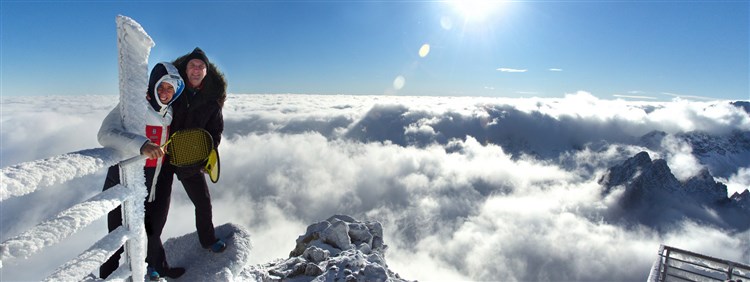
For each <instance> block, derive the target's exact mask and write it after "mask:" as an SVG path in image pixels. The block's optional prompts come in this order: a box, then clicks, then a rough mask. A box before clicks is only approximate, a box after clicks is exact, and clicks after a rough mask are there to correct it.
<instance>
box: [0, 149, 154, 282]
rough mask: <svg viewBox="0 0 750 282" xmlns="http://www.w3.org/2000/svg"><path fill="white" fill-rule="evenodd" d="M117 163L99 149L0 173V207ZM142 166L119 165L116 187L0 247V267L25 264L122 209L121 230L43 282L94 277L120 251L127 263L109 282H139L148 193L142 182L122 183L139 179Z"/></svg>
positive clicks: (110, 152)
mask: <svg viewBox="0 0 750 282" xmlns="http://www.w3.org/2000/svg"><path fill="white" fill-rule="evenodd" d="M118 161H119V160H118V159H117V154H116V153H115V152H114V151H113V150H111V149H106V148H98V149H90V150H84V151H79V152H73V153H68V154H64V155H60V156H55V157H52V158H48V159H44V160H37V161H32V162H27V163H21V164H17V165H14V166H10V167H6V168H3V169H2V171H1V172H0V177H2V179H0V203H1V202H2V201H5V200H7V199H10V198H13V197H19V196H22V195H26V194H29V193H32V192H34V191H35V190H36V189H37V188H38V187H40V186H50V185H54V184H60V183H64V182H67V181H69V180H71V179H73V178H76V177H81V176H85V175H89V174H93V173H95V172H97V171H99V170H101V169H107V168H108V167H109V166H111V165H114V164H117V163H118ZM143 162H144V161H143V160H140V161H137V162H131V163H129V164H124V165H121V166H120V176H121V182H120V184H118V185H116V186H114V187H112V188H110V189H108V190H106V191H104V192H101V193H99V194H97V195H95V196H93V197H92V198H90V199H88V200H86V201H83V202H81V203H78V204H76V205H73V206H72V207H70V208H68V209H66V210H64V211H62V212H60V213H59V214H57V216H55V217H53V218H50V219H48V220H45V221H44V222H41V223H39V224H38V225H36V226H35V227H33V228H31V229H29V230H27V231H25V232H23V233H21V234H19V235H17V236H15V237H12V238H10V239H8V240H6V241H4V242H2V243H0V267H3V264H4V262H8V261H11V260H15V259H27V258H29V257H30V256H31V255H33V254H34V253H36V252H38V251H41V250H42V249H44V248H47V247H49V246H52V245H55V244H58V243H60V241H62V240H63V239H65V238H67V237H69V236H70V235H72V234H74V233H76V232H78V231H80V230H81V229H82V228H84V227H86V226H87V225H89V224H91V223H92V222H93V221H95V220H97V219H99V218H101V217H103V216H105V215H106V214H107V213H108V212H109V211H111V210H113V209H114V208H116V207H117V206H120V205H122V214H123V226H120V227H119V228H117V229H116V230H115V231H113V232H110V233H108V234H107V235H105V236H104V237H103V238H101V239H100V240H99V241H97V242H95V243H93V244H92V246H91V247H90V248H89V249H88V250H86V251H84V252H83V253H81V254H80V255H79V256H78V257H76V258H74V259H72V260H70V261H68V262H67V263H65V264H63V265H61V266H60V267H58V268H57V270H55V271H54V272H53V273H52V274H51V275H49V276H48V277H47V278H46V279H45V281H80V280H82V279H84V278H85V277H86V276H88V275H89V273H92V272H94V271H96V270H97V269H98V268H99V266H101V265H102V263H104V261H106V260H107V259H108V258H109V257H110V256H111V255H112V254H114V253H115V251H117V250H118V249H119V248H120V247H122V246H123V245H124V246H125V258H126V263H125V264H124V265H122V266H120V268H118V269H117V270H116V271H115V272H114V273H113V274H112V275H110V276H109V277H108V280H127V279H128V278H131V279H132V280H134V281H140V280H143V277H145V273H146V264H145V262H144V260H145V257H146V231H145V228H144V224H143V216H144V207H143V201H144V199H145V198H146V195H147V190H146V187H145V185H144V183H143V181H131V182H135V183H128V181H127V180H128V179H140V180H142V179H143V169H142V167H143ZM95 189H101V188H95ZM133 278H135V279H133Z"/></svg>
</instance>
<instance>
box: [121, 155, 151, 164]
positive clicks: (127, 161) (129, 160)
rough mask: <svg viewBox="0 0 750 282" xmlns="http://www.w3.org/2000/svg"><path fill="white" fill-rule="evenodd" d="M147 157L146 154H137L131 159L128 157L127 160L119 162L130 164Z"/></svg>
mask: <svg viewBox="0 0 750 282" xmlns="http://www.w3.org/2000/svg"><path fill="white" fill-rule="evenodd" d="M145 158H146V155H137V156H135V157H132V158H129V159H127V160H122V161H120V162H119V163H118V164H119V165H120V166H126V165H129V164H132V163H135V162H138V161H140V160H143V159H145Z"/></svg>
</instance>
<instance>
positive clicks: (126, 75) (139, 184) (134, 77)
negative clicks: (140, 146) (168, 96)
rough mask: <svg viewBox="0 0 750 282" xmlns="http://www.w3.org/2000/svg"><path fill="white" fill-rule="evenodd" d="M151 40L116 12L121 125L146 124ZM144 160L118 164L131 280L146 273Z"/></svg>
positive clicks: (140, 127)
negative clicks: (123, 189) (124, 192)
mask: <svg viewBox="0 0 750 282" xmlns="http://www.w3.org/2000/svg"><path fill="white" fill-rule="evenodd" d="M153 46H154V41H153V40H152V39H151V37H150V36H148V34H146V31H145V30H143V28H142V27H141V25H140V24H138V23H137V22H136V21H134V20H133V19H131V18H129V17H126V16H121V15H118V16H117V49H118V55H119V60H118V61H119V76H120V79H119V83H120V103H119V105H118V106H119V107H121V108H120V113H122V121H123V124H124V125H125V129H126V130H128V131H129V132H141V131H143V130H144V128H145V126H146V121H145V116H146V115H145V114H146V111H147V109H148V104H147V102H146V99H145V96H146V89H147V86H148V56H149V53H150V52H151V48H152V47H153ZM144 164H145V161H144V160H140V161H138V162H135V163H131V164H129V165H121V166H120V182H121V184H123V185H124V186H126V187H128V189H130V190H131V192H132V193H133V195H134V197H132V198H130V200H127V201H125V202H123V204H122V216H123V225H124V226H125V227H126V228H128V229H129V230H130V231H131V234H132V235H133V237H131V238H130V239H129V240H128V241H127V242H126V243H125V258H126V261H127V263H126V265H127V266H129V267H130V272H131V275H132V280H133V281H138V280H140V279H141V278H142V277H145V275H146V263H145V260H146V230H145V227H144V223H143V217H144V214H145V211H144V207H143V201H144V200H145V199H146V196H148V193H147V190H146V186H145V184H144V183H145V177H144V176H143V165H144Z"/></svg>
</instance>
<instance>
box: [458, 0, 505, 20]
mask: <svg viewBox="0 0 750 282" xmlns="http://www.w3.org/2000/svg"><path fill="white" fill-rule="evenodd" d="M503 2H504V1H502V0H451V1H449V3H450V4H451V5H452V6H453V8H454V9H456V11H457V12H458V13H459V14H461V15H462V16H463V17H464V20H466V21H484V20H485V19H487V18H488V17H489V16H490V15H492V13H493V12H495V10H497V9H498V7H499V6H500V5H501V4H502V3H503Z"/></svg>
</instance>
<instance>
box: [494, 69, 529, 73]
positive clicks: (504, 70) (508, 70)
mask: <svg viewBox="0 0 750 282" xmlns="http://www.w3.org/2000/svg"><path fill="white" fill-rule="evenodd" d="M497 70H498V71H501V72H526V70H525V69H512V68H498V69H497Z"/></svg>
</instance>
